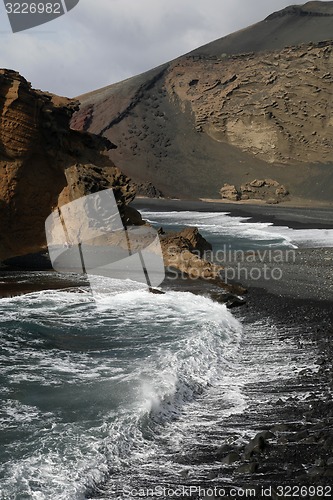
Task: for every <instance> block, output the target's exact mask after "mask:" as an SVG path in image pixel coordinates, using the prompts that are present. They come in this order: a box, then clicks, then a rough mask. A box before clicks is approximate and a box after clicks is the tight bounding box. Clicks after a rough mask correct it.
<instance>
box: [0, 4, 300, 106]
mask: <svg viewBox="0 0 333 500" xmlns="http://www.w3.org/2000/svg"><path fill="white" fill-rule="evenodd" d="M36 1H37V0H36ZM304 2H305V0H80V2H79V4H78V5H77V6H76V7H75V8H74V9H73V10H71V11H70V12H69V13H68V14H66V15H64V16H62V17H60V18H58V19H56V20H55V21H52V22H50V23H48V24H44V25H43V26H40V27H39V28H35V29H32V30H28V31H25V32H22V33H16V34H13V33H11V31H10V25H9V21H8V19H7V15H6V12H5V7H4V3H3V2H1V0H0V37H1V38H2V39H1V55H0V67H5V68H10V69H15V70H17V71H19V72H20V73H21V74H22V75H23V76H25V77H26V78H27V79H28V80H29V81H31V82H32V84H33V86H34V87H35V88H41V89H43V90H49V91H50V92H55V93H58V94H61V95H67V96H70V97H73V96H76V95H79V94H82V93H84V92H88V91H90V90H94V89H97V88H100V87H103V86H105V85H109V84H111V83H114V82H117V81H120V80H123V79H125V78H128V77H130V76H133V75H135V74H138V73H141V72H143V71H145V70H148V69H150V68H153V67H155V66H158V65H159V64H162V63H163V62H166V61H168V60H171V59H173V58H175V57H177V56H179V55H182V54H184V53H186V52H188V51H190V50H192V49H194V48H196V47H199V46H200V45H203V44H205V43H207V42H210V41H212V40H215V39H217V38H221V37H222V36H225V35H227V34H229V33H231V32H233V31H236V30H238V29H241V28H244V27H246V26H248V25H250V24H253V23H255V22H257V21H260V20H262V19H263V18H265V17H266V16H267V15H268V14H270V13H272V12H274V11H276V10H279V9H282V8H283V7H286V6H287V5H290V4H302V3H304Z"/></svg>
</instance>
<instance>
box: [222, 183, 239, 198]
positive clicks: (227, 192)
mask: <svg viewBox="0 0 333 500" xmlns="http://www.w3.org/2000/svg"><path fill="white" fill-rule="evenodd" d="M220 195H221V198H222V199H226V200H232V201H237V200H239V198H240V196H239V192H238V191H237V188H236V186H233V185H231V184H224V186H223V187H222V188H221V189H220Z"/></svg>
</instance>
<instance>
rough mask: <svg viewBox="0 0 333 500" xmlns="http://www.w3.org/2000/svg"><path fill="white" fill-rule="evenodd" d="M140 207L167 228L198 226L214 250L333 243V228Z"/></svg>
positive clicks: (143, 213) (150, 220)
mask: <svg viewBox="0 0 333 500" xmlns="http://www.w3.org/2000/svg"><path fill="white" fill-rule="evenodd" d="M140 211H141V213H142V216H143V218H144V219H146V220H148V221H149V222H150V223H151V224H153V225H154V226H156V227H161V226H162V227H163V228H164V229H166V230H180V229H181V228H183V227H186V226H191V227H198V229H199V230H200V232H201V234H202V235H203V236H204V237H205V238H207V239H208V241H209V242H210V243H211V244H212V245H213V249H214V250H218V249H221V248H223V247H224V246H226V247H227V248H231V249H232V250H237V249H242V250H258V249H261V248H271V249H273V248H276V249H278V248H279V249H283V248H284V249H286V248H297V247H299V246H305V247H311V248H315V247H331V246H333V229H292V228H290V227H288V226H275V225H273V223H269V222H252V221H251V219H250V218H248V217H233V216H230V214H229V212H219V213H216V212H189V211H181V212H162V211H161V212H157V211H151V210H149V209H142V210H141V209H140Z"/></svg>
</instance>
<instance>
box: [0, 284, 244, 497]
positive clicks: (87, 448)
mask: <svg viewBox="0 0 333 500" xmlns="http://www.w3.org/2000/svg"><path fill="white" fill-rule="evenodd" d="M101 280H102V281H101V285H103V286H104V287H105V285H106V282H105V281H103V279H101ZM117 285H119V283H118V284H117ZM133 286H134V285H133V283H130V282H124V283H122V284H121V286H120V288H121V290H119V287H118V289H117V292H116V291H115V289H114V288H113V289H112V287H111V291H110V289H109V290H106V289H104V292H106V291H107V293H104V294H103V293H102V292H101V296H100V299H101V300H100V301H99V302H98V306H97V307H96V306H94V304H93V303H92V302H91V300H90V298H89V297H87V296H86V295H85V294H82V293H75V292H71V293H67V292H65V291H55V290H50V291H45V292H38V293H33V294H29V295H26V296H20V297H16V298H13V299H6V300H5V301H4V302H2V301H1V302H0V318H2V320H1V319H0V332H1V330H3V327H4V326H5V323H4V320H3V318H4V315H3V314H2V313H5V312H6V313H7V315H6V325H8V322H10V325H11V329H12V330H13V334H10V335H8V334H6V336H5V337H4V339H3V340H4V342H3V347H4V349H5V351H6V350H7V352H8V353H10V356H11V359H12V363H11V364H8V363H7V365H6V370H5V371H4V373H3V375H4V377H5V378H6V380H7V384H8V386H12V387H13V388H18V387H21V386H22V387H26V386H27V385H29V384H30V387H31V391H29V392H28V394H30V396H31V397H32V399H33V394H34V391H36V390H37V391H38V388H40V389H41V388H44V389H43V392H42V394H44V396H43V397H42V400H41V401H42V402H43V405H44V406H45V409H44V410H43V411H42V410H41V409H40V408H39V403H38V401H39V399H38V398H37V402H36V403H32V402H30V403H25V404H21V403H20V402H19V401H17V402H16V403H14V402H11V401H10V399H8V403H7V405H6V406H5V408H4V412H5V413H4V419H5V420H4V421H5V422H7V423H8V422H10V421H11V420H12V421H15V422H16V424H15V425H17V426H21V427H20V431H21V432H23V431H24V432H26V433H27V437H26V438H21V439H23V441H21V442H20V443H17V445H18V446H19V448H15V442H13V444H12V445H11V446H12V447H13V451H12V452H11V458H10V460H7V463H6V464H5V465H4V467H3V470H2V473H3V475H4V480H3V481H2V488H3V491H4V492H5V493H7V492H8V494H9V495H10V494H12V492H13V491H15V492H17V494H20V495H21V496H24V495H26V496H27V497H29V498H38V499H44V498H45V499H46V498H49V497H52V498H54V499H59V500H60V499H61V500H67V499H68V500H74V499H79V498H83V496H84V492H85V491H86V488H87V487H89V486H91V487H93V485H94V484H96V483H98V482H101V481H102V480H103V478H104V477H105V475H106V474H107V471H108V464H110V465H112V467H113V468H117V467H118V468H119V471H121V470H123V467H124V466H126V467H128V466H129V463H130V462H131V461H133V460H140V461H142V460H144V457H148V456H153V455H154V454H156V452H157V449H158V444H157V443H154V442H153V441H150V440H146V439H145V438H144V435H143V427H142V426H143V421H144V420H145V419H147V418H148V419H150V418H151V419H153V420H152V422H153V421H154V422H155V424H156V425H162V424H163V422H167V421H168V420H169V419H171V418H174V417H175V416H179V415H180V414H181V412H182V410H183V408H184V406H186V405H187V404H189V403H190V402H191V401H193V400H195V398H196V397H198V395H200V394H201V392H202V391H204V390H206V388H207V387H208V386H209V385H210V384H212V383H214V382H215V381H216V380H217V378H218V377H222V376H223V365H224V364H225V365H226V361H225V362H224V361H223V359H224V356H226V357H228V352H229V351H230V350H232V349H237V346H238V344H239V339H240V336H241V327H240V324H239V323H238V321H237V320H235V319H234V318H233V316H232V315H231V313H230V312H229V311H228V310H227V309H226V308H225V306H222V305H220V304H217V303H215V302H213V301H211V300H210V299H207V298H204V297H200V296H195V295H192V294H190V293H179V292H168V293H166V294H165V295H155V294H149V293H148V292H147V291H145V290H142V289H140V288H138V287H136V288H135V286H134V289H133ZM15 330H16V331H15ZM66 331H67V332H68V334H67V335H68V338H69V339H67V338H66ZM73 335H74V340H71V339H72V338H73ZM76 335H79V337H78V339H79V342H77V343H75V342H74V341H75V336H76ZM89 339H92V340H91V343H90V342H89ZM110 341H112V343H111V345H113V344H114V348H111V347H110ZM45 342H46V344H45V345H44V343H45ZM48 342H52V343H53V344H54V345H53V346H52V348H50V347H48ZM86 342H87V350H86V351H85V347H84V346H85V345H86ZM123 345H124V347H122V346H123ZM104 349H105V355H104V354H103V353H104ZM124 349H125V351H124ZM228 349H229V351H228ZM230 352H231V351H230ZM122 353H123V354H122ZM95 354H96V355H95ZM4 359H6V358H4ZM7 359H8V358H7ZM221 368H222V369H221ZM40 389H39V390H40ZM45 389H47V391H48V392H45ZM26 390H27V389H26ZM59 391H60V392H59ZM61 391H64V397H62V396H61ZM48 395H49V396H48ZM10 397H11V395H10V394H8V398H10ZM13 397H14V398H15V397H16V396H15V393H14V394H13ZM48 397H49V398H51V399H50V400H48ZM75 399H78V400H79V401H82V402H83V401H86V403H85V404H87V403H89V400H91V401H94V405H97V406H96V410H95V409H94V411H93V413H92V415H93V416H91V417H89V411H88V412H87V410H86V409H84V408H82V415H81V414H80V412H79V410H76V409H75V405H74V406H73V402H75ZM13 401H14V400H13ZM64 401H66V402H67V403H66V406H67V407H66V408H65V407H64V406H63V403H64ZM111 402H112V404H111ZM80 404H81V403H80ZM51 408H53V410H52V409H51ZM79 408H80V406H79ZM87 409H89V406H88V407H87ZM97 409H98V410H97ZM66 412H69V414H68V417H63V416H62V415H63V414H66ZM71 415H73V416H72V417H71ZM149 415H150V416H149ZM69 417H70V418H69ZM90 418H93V420H92V421H90V420H89V419H90ZM22 426H25V427H22ZM29 435H31V438H28V436H29ZM22 446H24V447H26V452H25V453H24V455H22V454H21V453H20V448H22ZM37 485H38V486H37Z"/></svg>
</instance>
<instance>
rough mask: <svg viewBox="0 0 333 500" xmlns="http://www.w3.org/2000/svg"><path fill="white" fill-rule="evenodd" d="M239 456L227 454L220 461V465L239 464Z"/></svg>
mask: <svg viewBox="0 0 333 500" xmlns="http://www.w3.org/2000/svg"><path fill="white" fill-rule="evenodd" d="M240 459H241V458H240V456H239V455H238V453H236V452H235V451H233V452H231V453H229V454H228V455H227V456H226V457H224V458H223V459H222V464H223V465H232V464H234V463H235V462H239V461H240Z"/></svg>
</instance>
